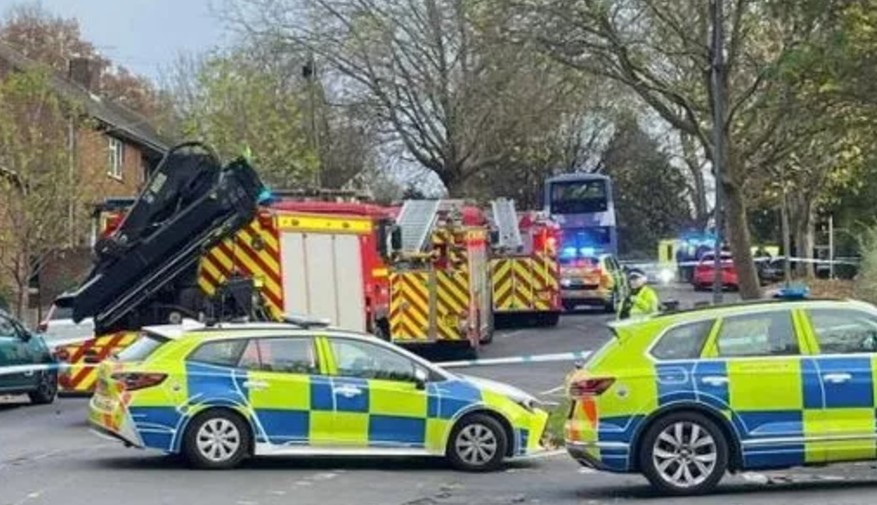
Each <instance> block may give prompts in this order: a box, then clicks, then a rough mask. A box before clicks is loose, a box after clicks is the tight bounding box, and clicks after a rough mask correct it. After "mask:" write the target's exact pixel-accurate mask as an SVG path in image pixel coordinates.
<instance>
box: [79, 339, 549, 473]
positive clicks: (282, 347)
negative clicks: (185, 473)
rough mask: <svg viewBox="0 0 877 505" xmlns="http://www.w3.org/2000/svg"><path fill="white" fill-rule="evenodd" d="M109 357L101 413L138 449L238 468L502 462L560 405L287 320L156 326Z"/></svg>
mask: <svg viewBox="0 0 877 505" xmlns="http://www.w3.org/2000/svg"><path fill="white" fill-rule="evenodd" d="M144 331H145V335H144V336H143V337H142V338H141V339H140V340H138V341H137V342H135V343H134V344H132V345H131V346H130V347H128V348H127V349H125V350H124V351H122V352H121V353H120V354H119V355H118V356H117V358H116V359H113V360H110V361H106V362H104V363H102V364H101V366H100V370H99V373H98V375H99V376H98V383H97V387H96V391H95V394H94V396H93V398H92V400H91V404H90V413H89V420H90V423H91V425H92V426H93V428H94V429H95V430H96V431H97V432H99V433H100V434H103V435H108V436H110V437H112V438H115V439H117V440H119V441H121V442H123V443H124V444H126V445H128V446H134V447H142V448H148V449H155V450H159V451H163V452H166V453H181V454H183V455H184V456H185V457H186V458H187V459H188V461H189V462H191V463H192V464H193V466H196V467H201V468H229V467H233V466H235V465H237V464H238V463H239V462H241V461H242V460H243V459H244V458H246V457H249V456H253V455H256V456H259V455H293V456H294V455H333V456H338V455H368V456H446V457H447V458H448V459H449V460H450V462H451V463H452V464H453V465H454V466H455V467H457V468H459V469H462V470H470V471H486V470H493V469H496V468H498V467H499V466H500V464H501V463H502V461H503V460H504V459H506V458H509V457H515V456H523V455H525V454H529V453H532V452H536V451H539V450H540V449H541V446H540V442H541V439H542V434H543V430H544V428H545V423H546V421H547V418H548V415H547V413H546V412H545V411H543V410H542V409H540V408H539V407H538V406H537V404H536V400H535V399H534V398H533V397H531V396H530V395H528V394H526V393H524V392H522V391H520V390H517V389H515V388H513V387H511V386H507V385H504V384H500V383H496V382H492V381H487V380H484V379H476V378H474V377H464V376H459V375H456V374H452V373H450V372H447V371H445V370H442V369H441V368H438V367H436V366H434V365H432V364H431V363H429V362H427V361H425V360H423V359H422V358H420V357H418V356H415V355H413V354H411V353H409V352H407V351H405V350H403V349H400V348H398V347H396V346H394V345H392V344H390V343H387V342H384V341H381V340H379V339H377V338H375V337H371V336H368V335H363V334H357V333H351V332H345V331H339V330H334V329H330V328H313V327H309V326H304V327H303V326H299V325H289V324H280V323H259V324H256V323H250V324H232V325H221V326H217V327H213V328H210V327H203V326H199V325H189V327H188V328H187V327H186V326H185V325H184V326H161V327H151V328H146V329H145V330H144Z"/></svg>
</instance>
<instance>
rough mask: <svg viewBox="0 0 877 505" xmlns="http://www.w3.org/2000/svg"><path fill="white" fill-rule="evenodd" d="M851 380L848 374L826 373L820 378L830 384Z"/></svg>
mask: <svg viewBox="0 0 877 505" xmlns="http://www.w3.org/2000/svg"><path fill="white" fill-rule="evenodd" d="M852 378H853V376H852V375H850V374H848V373H827V374H825V375H823V376H822V380H824V381H825V382H830V383H832V384H840V383H842V382H847V381H848V380H850V379H852Z"/></svg>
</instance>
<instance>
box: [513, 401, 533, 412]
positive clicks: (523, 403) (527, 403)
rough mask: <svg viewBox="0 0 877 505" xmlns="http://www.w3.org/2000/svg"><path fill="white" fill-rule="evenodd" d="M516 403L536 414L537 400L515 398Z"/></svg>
mask: <svg viewBox="0 0 877 505" xmlns="http://www.w3.org/2000/svg"><path fill="white" fill-rule="evenodd" d="M515 402H517V404H518V405H520V406H521V407H524V408H525V409H526V410H527V411H528V412H535V411H536V407H537V405H538V402H537V401H536V399H535V398H532V397H528V398H515Z"/></svg>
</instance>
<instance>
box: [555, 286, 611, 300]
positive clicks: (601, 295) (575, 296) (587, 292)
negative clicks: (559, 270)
mask: <svg viewBox="0 0 877 505" xmlns="http://www.w3.org/2000/svg"><path fill="white" fill-rule="evenodd" d="M560 297H561V298H562V299H563V300H564V301H568V300H571V301H576V302H579V303H608V302H609V301H611V300H612V291H610V290H608V289H604V288H563V289H562V290H561V291H560Z"/></svg>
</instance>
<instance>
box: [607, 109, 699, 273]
mask: <svg viewBox="0 0 877 505" xmlns="http://www.w3.org/2000/svg"><path fill="white" fill-rule="evenodd" d="M602 164H603V166H604V167H605V169H604V170H603V173H605V174H606V175H608V176H610V177H611V178H612V181H613V188H614V195H615V208H616V211H617V213H618V229H619V252H620V253H621V254H628V255H631V254H633V255H637V254H639V255H643V256H651V255H653V254H654V251H655V250H656V248H657V246H658V241H659V240H661V239H662V238H666V237H668V236H675V235H676V234H677V233H678V232H679V231H681V229H682V228H683V227H685V225H687V224H688V223H690V221H691V206H690V204H689V200H688V198H686V191H687V187H686V181H685V176H684V174H683V173H682V170H681V169H680V168H678V167H675V166H673V165H672V164H671V163H670V159H669V156H667V155H666V154H665V153H663V152H661V150H660V148H659V147H658V144H657V142H656V141H655V140H654V139H652V138H651V137H650V136H649V135H648V134H647V133H646V132H644V131H643V130H642V128H641V127H640V126H639V124H638V123H637V120H636V118H635V117H632V116H627V117H622V118H621V119H620V120H619V121H618V123H617V124H616V127H615V133H614V134H613V136H612V139H611V140H610V141H609V143H608V145H607V146H606V149H605V150H604V151H603V154H602Z"/></svg>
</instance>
